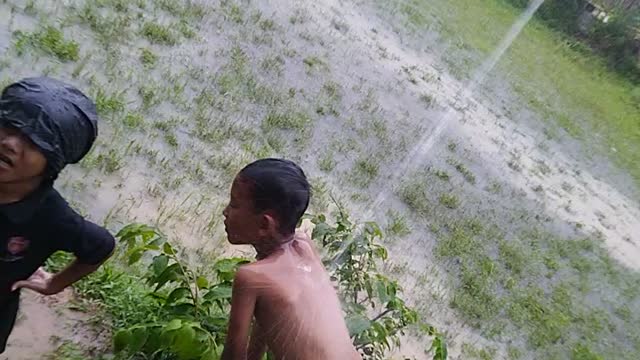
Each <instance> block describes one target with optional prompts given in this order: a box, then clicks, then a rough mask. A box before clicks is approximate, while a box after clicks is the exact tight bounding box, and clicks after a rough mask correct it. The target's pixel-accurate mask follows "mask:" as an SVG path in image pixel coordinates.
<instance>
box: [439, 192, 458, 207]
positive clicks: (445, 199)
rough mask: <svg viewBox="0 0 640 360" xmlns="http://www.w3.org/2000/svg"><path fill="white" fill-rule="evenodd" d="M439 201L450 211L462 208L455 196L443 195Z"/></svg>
mask: <svg viewBox="0 0 640 360" xmlns="http://www.w3.org/2000/svg"><path fill="white" fill-rule="evenodd" d="M439 201H440V204H442V205H444V207H446V208H448V209H457V208H458V207H459V206H460V199H459V198H458V197H457V196H456V195H454V194H442V195H440V198H439Z"/></svg>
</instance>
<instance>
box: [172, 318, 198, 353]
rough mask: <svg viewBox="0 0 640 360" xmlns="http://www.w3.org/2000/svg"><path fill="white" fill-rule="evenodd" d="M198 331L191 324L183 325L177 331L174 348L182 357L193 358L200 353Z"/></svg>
mask: <svg viewBox="0 0 640 360" xmlns="http://www.w3.org/2000/svg"><path fill="white" fill-rule="evenodd" d="M195 340H196V331H195V330H193V328H192V327H191V326H182V328H180V329H179V330H177V331H176V336H175V338H174V340H173V346H172V349H173V350H174V351H175V352H176V354H178V357H179V358H180V359H192V358H194V357H196V356H197V355H199V350H198V346H197V345H198V344H197V343H196V341H195Z"/></svg>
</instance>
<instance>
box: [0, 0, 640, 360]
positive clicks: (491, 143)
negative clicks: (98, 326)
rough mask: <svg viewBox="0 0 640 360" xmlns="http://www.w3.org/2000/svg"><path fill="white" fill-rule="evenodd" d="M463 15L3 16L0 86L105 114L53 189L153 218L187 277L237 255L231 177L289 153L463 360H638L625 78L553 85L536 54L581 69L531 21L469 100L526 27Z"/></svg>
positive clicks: (386, 6)
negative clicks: (384, 250) (381, 233)
mask: <svg viewBox="0 0 640 360" xmlns="http://www.w3.org/2000/svg"><path fill="white" fill-rule="evenodd" d="M462 3H464V1H461V2H460V3H459V4H458V3H457V2H456V4H451V3H450V2H447V1H433V2H429V3H426V2H423V1H419V0H415V1H409V2H395V1H391V2H380V3H376V2H371V3H367V2H350V1H338V0H335V1H334V0H322V1H316V2H305V1H295V2H291V1H275V0H274V1H262V2H249V1H237V2H236V1H221V2H220V1H201V2H197V1H196V2H184V1H169V0H138V1H133V2H125V1H119V0H101V1H87V2H86V3H85V2H84V1H64V2H53V1H3V2H1V3H0V49H1V51H0V53H2V56H1V57H0V82H1V83H2V84H7V83H9V82H11V81H13V80H17V79H19V78H20V77H23V76H32V75H37V74H47V75H50V76H55V77H60V78H63V79H66V80H68V81H71V82H73V83H75V84H77V85H78V86H79V87H81V88H82V89H84V90H85V91H86V92H87V93H89V94H91V96H93V97H94V98H95V99H96V101H97V103H98V106H99V111H100V113H101V116H102V119H103V120H102V124H101V129H100V130H101V131H100V132H101V134H100V139H99V143H98V145H97V146H96V148H95V149H94V150H93V151H92V153H91V154H90V155H89V156H88V157H87V158H86V159H85V160H84V161H83V162H82V163H81V164H80V165H77V166H75V167H74V168H70V169H69V170H68V171H66V172H65V174H64V175H63V176H62V177H61V180H60V181H59V183H58V186H59V187H60V189H61V190H62V191H63V192H64V193H65V195H66V196H67V197H68V199H69V200H70V201H71V203H72V204H73V205H74V206H76V208H78V209H79V210H80V211H82V212H83V213H84V214H86V215H87V216H89V217H90V218H92V219H94V220H96V221H97V222H101V223H105V224H106V225H107V226H108V227H109V228H111V229H112V230H114V231H117V230H118V229H119V228H120V227H121V226H122V225H123V224H126V223H128V222H131V221H144V222H149V223H153V224H157V225H159V226H161V227H162V228H163V229H165V231H166V232H168V233H169V234H171V236H173V237H175V238H176V239H180V241H181V242H182V243H183V244H184V245H185V246H186V247H187V248H188V249H191V253H192V254H193V255H194V259H198V258H199V256H198V255H202V254H204V253H210V252H213V253H225V252H228V251H230V250H229V249H228V248H227V246H226V243H225V240H224V237H223V234H222V231H221V230H222V229H221V227H220V224H221V221H222V217H221V211H222V207H223V206H224V204H225V201H226V198H225V197H226V193H227V191H228V187H229V184H230V182H231V179H232V178H233V176H234V174H235V172H236V171H237V170H238V169H240V168H241V167H242V166H243V165H244V164H246V163H247V162H249V161H251V160H253V159H256V158H259V157H265V156H285V157H289V158H292V159H294V160H296V161H298V162H299V163H300V164H301V165H302V166H303V168H304V169H305V170H306V171H307V173H308V174H309V176H310V177H311V179H312V182H313V184H314V186H315V195H314V200H313V204H312V207H313V210H314V211H325V210H327V209H328V208H329V207H330V205H331V197H333V198H335V199H337V200H338V201H339V202H341V203H342V204H344V205H345V206H346V207H347V208H348V209H349V210H350V211H351V213H352V216H353V217H354V218H355V219H356V220H359V221H364V220H371V219H373V220H376V221H378V222H380V223H381V224H382V225H383V226H384V227H385V228H386V229H387V238H386V245H387V246H389V247H390V249H391V254H392V261H391V262H390V263H389V264H386V266H387V270H389V272H390V274H393V275H394V276H397V277H400V278H401V280H402V284H403V286H404V287H405V289H406V290H405V295H406V296H407V297H408V298H409V299H410V302H411V303H412V304H414V305H415V306H417V307H418V308H419V309H420V312H421V315H422V316H423V317H424V318H425V319H426V320H427V321H429V322H431V323H433V324H434V325H436V326H437V327H438V328H439V329H442V330H444V331H446V332H447V334H448V340H449V343H450V350H451V351H450V353H451V355H452V358H454V359H572V360H574V359H597V357H596V356H597V355H600V356H601V358H604V359H635V357H634V355H635V354H636V353H637V351H640V328H639V327H638V325H637V323H638V320H639V319H638V315H637V314H638V310H640V300H639V296H640V276H638V272H637V271H638V270H639V269H640V263H639V262H638V259H640V250H639V248H638V242H639V241H640V239H638V238H637V236H638V235H637V234H638V233H640V225H639V224H638V222H637V219H638V218H640V210H639V209H638V187H637V185H636V184H637V182H636V180H637V177H636V178H635V179H636V180H634V176H635V174H636V173H635V172H634V171H635V170H632V165H634V164H636V163H635V162H634V161H635V158H634V156H635V155H634V154H635V152H633V150H634V148H633V146H637V145H633V144H634V143H633V139H634V138H633V136H634V134H640V129H638V127H637V126H635V125H629V126H628V128H627V131H626V132H624V136H622V135H621V136H620V137H619V144H620V145H617V146H618V147H619V149H617V148H616V149H615V150H616V151H612V150H611V148H614V147H613V146H612V145H611V143H610V142H609V140H610V138H611V137H612V136H613V135H612V134H619V133H621V132H620V130H619V127H615V126H614V125H615V124H616V123H615V122H616V121H622V120H624V119H626V118H623V116H622V115H620V116H618V115H619V114H624V116H628V117H629V119H631V118H634V117H635V118H636V119H638V118H640V111H639V110H638V109H637V108H635V107H634V106H633V104H628V101H627V100H626V98H625V97H624V96H625V95H624V94H625V87H624V86H626V85H624V84H622V85H620V84H619V83H618V82H617V81H618V80H615V81H614V80H611V79H610V78H608V77H603V78H601V79H599V81H600V82H601V83H602V88H603V89H605V90H606V93H607V94H610V93H611V92H614V93H616V94H620V95H617V96H616V97H615V99H619V100H615V99H613V100H612V99H609V98H608V96H609V95H606V94H604V93H603V94H600V95H598V94H595V95H594V94H590V95H588V96H587V95H585V94H582V93H577V92H574V91H570V90H571V89H568V87H567V85H566V84H565V82H564V81H562V82H558V83H554V82H552V81H547V80H546V79H547V78H548V76H549V75H548V72H549V68H548V67H547V68H539V67H536V66H533V65H531V61H530V60H529V59H528V58H527V56H523V54H524V55H527V54H533V53H535V54H536V55H535V56H536V57H537V58H538V59H539V60H538V61H537V62H543V63H548V64H556V63H557V64H560V65H558V66H565V67H567V68H569V67H568V65H567V63H569V62H570V61H569V60H567V59H565V58H563V57H562V56H565V53H564V52H560V55H558V52H554V51H550V50H549V49H553V45H552V44H555V42H556V41H559V40H558V39H557V37H555V35H553V34H551V33H549V32H548V31H546V30H544V28H543V26H542V25H540V24H537V23H533V24H530V25H528V26H527V27H526V28H525V30H524V32H523V33H522V34H521V37H519V38H518V39H516V41H515V43H514V44H513V45H512V48H511V50H509V51H508V52H507V53H506V54H505V57H504V58H503V59H502V61H500V62H498V63H497V66H496V68H495V69H494V70H493V71H492V72H491V73H489V74H486V77H484V81H483V83H481V84H475V85H474V86H470V79H472V78H474V74H477V69H479V68H480V67H481V64H482V63H483V60H484V59H485V58H487V57H488V56H489V55H490V54H491V52H492V51H493V49H494V48H495V47H496V46H497V45H498V43H499V41H500V38H501V37H502V36H503V35H505V34H506V33H507V32H508V31H509V28H510V26H511V24H512V23H513V22H515V21H516V18H517V16H518V14H517V13H516V12H515V11H514V10H513V9H510V8H506V7H504V6H503V5H501V4H499V5H497V4H496V3H495V2H494V1H489V0H487V4H484V5H483V6H481V8H478V5H473V4H466V5H468V6H466V7H465V6H462V5H464V4H462ZM474 6H475V8H474ZM474 9H475V11H477V12H478V14H481V16H473V13H472V12H471V11H472V10H474ZM451 14H454V15H451ZM455 14H457V16H456V15H455ZM492 17H495V21H491V20H490V19H492ZM478 18H482V19H485V20H482V21H481V24H477V22H478V21H479V20H478ZM474 26H478V27H481V26H484V27H488V28H489V29H491V30H490V31H486V33H487V34H489V35H491V36H488V37H487V38H483V37H482V36H481V35H478V33H479V31H477V28H474ZM494 27H495V29H494ZM474 30H475V31H474ZM557 46H558V47H561V46H562V45H561V43H558V45H557ZM523 49H524V50H523ZM525 50H528V51H529V52H527V51H525ZM563 51H566V50H563ZM567 56H568V55H567ZM524 65H527V66H528V67H527V69H529V71H521V70H519V69H521V68H524ZM570 69H572V70H571V71H573V72H574V73H575V74H574V75H575V78H577V79H579V80H580V81H584V82H585V83H587V82H589V84H590V83H591V82H595V81H596V80H593V79H592V77H595V76H596V75H594V74H592V73H590V72H589V71H587V70H584V71H583V70H580V69H581V68H580V67H578V70H575V69H574V68H570ZM581 71H582V72H581ZM532 72H533V73H532ZM536 74H537V75H536ZM558 76H559V75H558ZM598 76H601V75H598ZM529 78H535V79H536V81H535V82H534V81H528V80H530V79H529ZM605 90H602V91H605ZM594 91H595V90H594ZM540 94H543V95H544V96H543V95H540ZM548 94H556V96H553V97H550V96H549V95H548ZM576 94H577V95H576ZM539 95H540V96H539ZM578 95H579V96H578ZM598 96H600V97H601V98H602V99H606V100H607V104H610V105H611V109H613V110H616V111H619V112H614V111H613V110H611V113H612V114H615V119H612V120H611V121H610V123H611V124H613V125H611V129H610V130H608V131H607V134H606V135H607V136H605V137H606V138H603V136H599V135H598V134H601V133H602V132H597V131H593V128H592V127H590V126H591V124H592V122H591V119H592V118H597V117H599V116H601V115H602V114H603V113H604V114H608V113H609V112H608V111H606V110H607V108H602V109H600V108H598V109H595V108H594V105H593V104H592V102H591V101H590V99H592V98H598ZM615 101H620V103H616V102H615ZM602 106H603V107H604V106H605V105H602ZM621 119H622V120H621ZM625 124H626V123H625ZM634 126H635V127H634ZM577 134H578V135H579V136H577ZM236 251H237V250H236ZM240 251H247V252H248V251H249V249H243V250H240ZM29 301H31V303H30V304H31V305H29V306H33V307H34V308H36V309H37V308H39V309H40V311H43V312H45V313H46V312H47V311H49V312H50V309H51V308H50V307H48V306H47V304H46V303H42V302H39V301H35V302H34V301H32V300H29ZM34 311H36V310H34ZM36 312H37V311H36ZM56 314H57V315H56V316H60V317H61V320H60V322H62V323H72V324H73V323H74V322H75V323H77V321H76V320H75V319H74V318H73V317H70V315H68V314H64V313H63V314H62V315H61V314H58V313H56ZM34 321H36V319H34V317H27V318H26V319H25V320H24V321H22V322H21V323H20V324H19V326H18V328H17V330H16V333H22V334H24V333H25V332H26V333H30V332H29V331H28V330H27V331H25V329H29V328H30V326H31V327H33V325H34V323H33V322H34ZM60 322H59V321H52V322H51V323H52V324H56V323H60ZM38 326H39V332H38V333H35V334H34V336H32V338H31V339H30V340H31V341H32V342H33V343H34V344H35V343H38V344H39V346H38V347H37V348H31V349H30V350H29V354H25V352H26V351H27V350H26V349H29V345H28V343H27V344H26V345H25V344H24V343H22V341H29V337H28V336H27V337H26V338H27V339H26V340H25V337H23V336H20V339H17V338H18V336H16V339H15V340H13V339H12V344H18V343H19V345H16V346H17V348H22V349H25V350H16V346H14V348H13V349H12V350H11V351H14V353H16V352H18V353H20V352H22V354H16V355H15V356H16V358H20V357H19V356H22V357H23V358H25V356H26V358H40V357H43V356H44V354H46V353H48V352H51V351H53V350H55V349H56V347H57V346H58V345H59V341H58V342H55V341H54V342H51V343H47V340H48V339H47V338H48V337H49V336H52V335H56V336H59V337H62V338H64V339H68V340H70V341H75V342H76V343H79V344H80V345H86V344H84V343H85V341H84V340H79V339H77V338H74V337H73V336H60V334H65V331H66V330H64V329H60V328H59V327H58V326H53V325H51V326H49V325H46V324H45V323H43V324H42V325H38ZM66 332H68V331H66ZM54 340H56V339H54ZM94 342H95V341H94ZM403 344H404V345H403V347H402V348H401V349H399V350H398V351H397V354H398V358H400V355H399V354H404V355H407V356H411V357H415V358H416V359H425V358H427V355H425V350H426V348H427V346H428V344H426V341H425V339H422V338H419V337H416V336H414V335H412V334H409V335H408V336H407V337H406V339H405V341H404V343H403ZM34 351H37V352H38V354H37V355H34V353H33V352H34ZM14 353H12V354H14ZM29 356H31V357H29ZM10 358H11V359H14V357H10Z"/></svg>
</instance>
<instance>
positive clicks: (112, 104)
mask: <svg viewBox="0 0 640 360" xmlns="http://www.w3.org/2000/svg"><path fill="white" fill-rule="evenodd" d="M93 99H94V101H95V103H96V109H97V110H98V114H100V115H108V114H113V113H119V112H122V111H124V109H125V102H124V94H123V93H107V92H106V91H105V90H104V89H102V88H98V90H97V91H96V93H95V95H94V97H93Z"/></svg>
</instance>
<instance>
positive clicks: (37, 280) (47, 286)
mask: <svg viewBox="0 0 640 360" xmlns="http://www.w3.org/2000/svg"><path fill="white" fill-rule="evenodd" d="M52 277H53V275H52V274H50V273H48V272H46V271H45V270H44V269H43V268H39V269H38V270H36V272H34V273H33V275H31V276H30V277H29V278H28V279H27V280H21V281H18V282H16V283H15V284H13V286H12V287H11V291H16V290H18V289H21V288H25V289H30V290H33V291H35V292H37V293H40V294H42V295H53V294H57V293H59V292H60V291H61V290H60V289H57V288H55V287H54V286H53V284H52V282H51V278H52Z"/></svg>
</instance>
